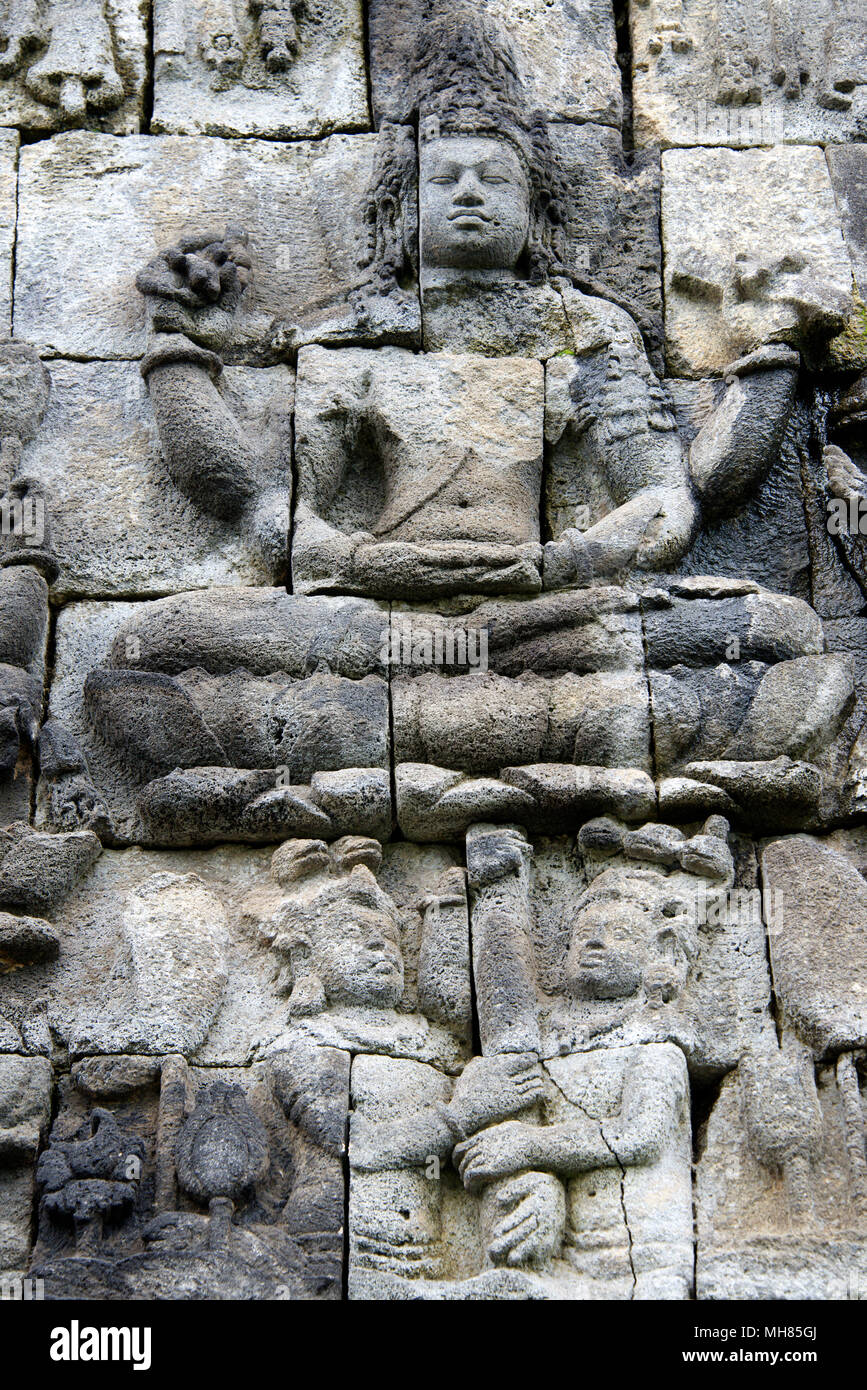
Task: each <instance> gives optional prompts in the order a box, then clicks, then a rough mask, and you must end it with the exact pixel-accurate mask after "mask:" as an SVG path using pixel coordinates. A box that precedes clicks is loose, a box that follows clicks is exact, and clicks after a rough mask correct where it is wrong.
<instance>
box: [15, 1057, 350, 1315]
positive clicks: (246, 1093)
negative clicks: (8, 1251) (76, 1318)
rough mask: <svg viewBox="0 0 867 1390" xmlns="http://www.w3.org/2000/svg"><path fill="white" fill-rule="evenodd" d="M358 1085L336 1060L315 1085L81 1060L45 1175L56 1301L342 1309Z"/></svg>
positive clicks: (286, 1076)
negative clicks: (272, 1302) (349, 1113)
mask: <svg viewBox="0 0 867 1390" xmlns="http://www.w3.org/2000/svg"><path fill="white" fill-rule="evenodd" d="M314 1073H315V1076H314ZM348 1085H349V1057H348V1055H346V1054H342V1053H339V1052H336V1051H334V1050H332V1049H320V1050H319V1053H318V1055H317V1057H316V1058H315V1064H313V1065H311V1064H310V1063H308V1066H307V1067H306V1069H305V1074H303V1075H302V1074H299V1073H297V1072H296V1073H295V1074H293V1071H292V1067H291V1065H290V1064H289V1063H287V1062H285V1061H281V1063H279V1064H274V1065H271V1066H264V1065H258V1066H254V1067H252V1068H248V1069H238V1068H235V1069H231V1068H228V1069H227V1068H216V1069H215V1068H201V1067H189V1066H187V1064H186V1063H185V1061H184V1059H183V1057H181V1056H177V1055H170V1056H165V1057H136V1056H126V1057H93V1058H90V1059H88V1060H87V1061H86V1062H82V1063H79V1064H78V1065H77V1066H76V1067H74V1068H73V1070H72V1073H71V1075H70V1076H69V1077H68V1078H66V1079H65V1081H64V1082H63V1083H62V1084H61V1087H60V1097H59V1110H58V1114H57V1119H56V1120H55V1122H54V1125H53V1126H52V1129H51V1133H50V1135H49V1139H48V1144H47V1147H46V1148H45V1150H44V1152H43V1153H42V1155H41V1157H40V1160H39V1164H38V1167H37V1171H36V1184H37V1188H38V1191H39V1227H38V1234H37V1240H36V1246H35V1250H34V1257H33V1260H34V1262H33V1269H34V1272H35V1273H37V1275H38V1277H41V1278H43V1279H44V1280H45V1284H46V1289H47V1290H48V1292H47V1294H46V1296H47V1297H53V1298H96V1299H126V1298H129V1297H135V1298H166V1297H173V1296H174V1295H175V1291H176V1290H177V1289H178V1288H179V1287H183V1288H184V1290H185V1296H186V1297H187V1298H220V1299H238V1298H244V1299H249V1298H267V1299H280V1300H285V1299H320V1298H325V1299H329V1298H330V1299H333V1298H339V1296H340V1284H341V1265H342V1237H341V1228H342V1220H343V1181H342V1171H341V1154H342V1149H343V1131H344V1119H343V1117H344V1115H345V1109H346V1099H345V1098H346V1096H347V1093H348Z"/></svg>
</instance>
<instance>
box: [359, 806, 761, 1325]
mask: <svg viewBox="0 0 867 1390" xmlns="http://www.w3.org/2000/svg"><path fill="white" fill-rule="evenodd" d="M727 840H728V826H727V823H726V822H725V821H724V820H723V819H722V818H721V817H717V818H713V819H712V820H711V821H709V822H708V823H707V824H706V825H705V826H704V827H699V829H698V832H697V833H696V834H694V835H692V836H691V837H688V836H687V835H686V834H684V833H683V832H682V831H679V830H677V829H676V828H674V827H670V826H663V825H659V824H657V823H654V824H650V825H646V826H644V827H643V828H641V829H639V830H629V829H627V828H625V827H623V826H622V825H618V824H617V823H616V822H614V821H612V820H610V819H602V820H595V821H591V822H588V823H587V824H585V825H584V827H583V828H582V830H581V833H580V835H579V836H578V838H577V841H564V840H553V841H548V842H544V841H541V842H537V843H536V844H535V846H531V845H530V843H529V842H528V840H527V839H526V837H525V836H524V834H523V832H522V831H521V830H520V829H518V828H507V829H499V828H495V827H493V826H486V825H479V826H475V827H473V828H472V829H471V831H470V833H469V835H468V837H467V845H466V850H467V868H468V878H469V886H470V900H471V905H472V906H471V915H472V933H473V955H474V979H475V985H476V1000H477V1008H478V1016H479V1028H480V1034H481V1043H482V1053H483V1055H482V1057H481V1058H474V1059H473V1060H472V1061H471V1062H470V1063H469V1064H468V1065H467V1066H466V1068H465V1069H464V1071H463V1072H462V1074H461V1077H460V1079H459V1080H458V1081H457V1082H456V1083H452V1082H450V1081H449V1080H448V1078H446V1077H445V1076H443V1075H442V1074H441V1073H439V1072H437V1071H435V1070H434V1069H433V1068H431V1067H421V1066H418V1065H412V1064H410V1063H400V1062H387V1061H385V1060H384V1059H381V1058H377V1059H373V1058H359V1059H356V1061H355V1062H354V1063H353V1070H352V1097H353V1113H352V1120H351V1126H350V1145H349V1160H350V1173H351V1186H350V1294H351V1296H354V1297H358V1298H367V1297H374V1298H479V1297H482V1298H484V1297H491V1298H573V1299H586V1298H633V1297H634V1298H653V1299H656V1298H665V1299H677V1298H685V1297H688V1296H689V1295H690V1293H691V1290H692V1280H693V1259H694V1252H693V1239H692V1199H691V1178H690V1169H691V1143H690V1120H689V1094H690V1082H689V1076H690V1074H691V1075H692V1076H693V1078H694V1079H695V1078H700V1077H702V1076H708V1075H714V1074H716V1075H719V1074H720V1073H721V1072H722V1071H724V1070H725V1069H726V1068H727V1067H731V1066H732V1065H733V1063H734V1062H736V1061H737V1059H739V1057H740V1056H741V1055H742V1053H743V1051H744V1050H746V1049H747V1048H749V1047H755V1048H762V1047H765V1048H766V1047H768V1046H770V1045H771V1040H772V1039H773V1036H774V1035H773V1028H772V1025H771V1022H770V1016H769V1014H768V1011H767V1006H766V1001H767V995H768V981H767V967H766V963H765V959H764V938H763V931H762V926H761V922H760V921H758V920H756V919H752V920H751V919H749V918H748V917H746V918H744V919H743V920H738V915H737V913H736V912H735V913H731V912H729V911H727V910H725V911H723V912H722V913H720V912H717V913H716V917H715V920H714V923H713V925H712V926H710V925H709V923H708V921H707V920H703V919H705V918H706V917H707V916H708V914H707V913H706V912H704V911H703V905H705V904H706V903H707V900H708V895H709V894H713V893H717V894H719V893H720V892H725V891H726V890H728V889H730V888H731V887H732V885H733V883H734V881H735V866H734V861H733V858H732V854H731V852H730V850H729V848H728V843H727ZM711 1000H713V1003H711ZM774 1045H775V1044H774ZM540 1059H541V1060H540ZM456 1141H457V1142H456ZM449 1158H451V1165H452V1166H451V1168H449V1166H448V1165H449ZM453 1169H457V1176H456V1175H455V1173H454V1171H453Z"/></svg>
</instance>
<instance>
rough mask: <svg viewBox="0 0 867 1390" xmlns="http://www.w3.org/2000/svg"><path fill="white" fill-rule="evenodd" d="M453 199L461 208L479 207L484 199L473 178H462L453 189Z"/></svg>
mask: <svg viewBox="0 0 867 1390" xmlns="http://www.w3.org/2000/svg"><path fill="white" fill-rule="evenodd" d="M454 200H455V202H456V203H458V204H459V205H460V206H461V207H463V208H480V207H481V206H482V204H483V203H484V201H485V199H484V196H483V194H482V192H481V190H480V188H479V185H478V183H477V182H476V180H475V179H473V180H472V181H470V180H469V179H462V180H461V182H460V183H459V184H458V187H457V189H456V190H455V198H454Z"/></svg>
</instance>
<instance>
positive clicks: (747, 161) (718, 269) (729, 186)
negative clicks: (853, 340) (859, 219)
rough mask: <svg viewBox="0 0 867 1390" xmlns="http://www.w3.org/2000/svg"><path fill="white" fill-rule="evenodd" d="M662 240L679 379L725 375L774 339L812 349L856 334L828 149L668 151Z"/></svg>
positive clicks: (670, 341)
mask: <svg viewBox="0 0 867 1390" xmlns="http://www.w3.org/2000/svg"><path fill="white" fill-rule="evenodd" d="M662 240H663V247H664V251H665V332H666V356H667V359H668V363H669V370H670V371H671V372H672V374H673V375H675V376H688V377H695V376H702V375H711V374H719V373H721V372H723V371H724V369H725V368H726V366H727V365H728V363H730V362H732V361H734V360H735V359H736V358H738V357H740V356H742V355H743V354H745V353H747V352H751V351H752V350H753V349H754V348H757V347H759V346H760V345H761V344H762V343H764V342H767V341H768V340H769V339H770V338H773V339H775V340H778V341H780V340H781V341H785V342H788V343H790V344H791V345H792V346H795V347H802V348H803V347H805V346H809V345H810V342H811V340H814V339H816V338H818V339H819V340H820V341H821V340H823V339H829V338H831V337H833V336H835V335H837V334H839V333H840V332H842V330H843V328H844V327H845V325H846V322H847V319H848V317H849V314H850V312H851V308H852V267H851V263H850V261H849V254H848V252H847V250H846V246H845V243H844V241H843V233H842V230H841V225H840V215H839V213H838V211H837V206H836V203H835V200H834V192H833V189H832V187H831V180H830V176H829V174H828V166H827V164H826V162H825V157H824V153H823V152H822V151H821V150H819V149H801V148H795V147H792V148H776V149H771V150H723V149H719V150H701V149H694V150H669V151H668V152H667V153H666V154H664V155H663V159H662ZM814 350H815V349H814ZM819 350H821V349H819Z"/></svg>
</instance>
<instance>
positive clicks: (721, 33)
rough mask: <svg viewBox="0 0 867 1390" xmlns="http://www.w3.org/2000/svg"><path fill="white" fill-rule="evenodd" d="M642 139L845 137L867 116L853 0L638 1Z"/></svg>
mask: <svg viewBox="0 0 867 1390" xmlns="http://www.w3.org/2000/svg"><path fill="white" fill-rule="evenodd" d="M629 12H630V32H631V38H632V77H633V94H634V100H635V133H636V143H637V144H639V145H662V146H663V147H664V146H666V145H728V146H735V147H736V146H745V145H774V144H790V143H798V144H815V145H820V144H825V143H830V142H838V141H839V142H845V141H847V140H852V139H857V138H859V136H863V134H864V130H865V120H867V99H865V92H864V83H865V76H867V73H865V67H864V59H865V54H867V46H865V36H864V25H863V18H864V17H863V14H861V12H860V10H859V7H858V5H857V3H852V0H817V3H813V2H812V0H811V2H810V3H805V0H794V3H793V2H792V0H636V2H635V3H634V4H632V5H630V7H629Z"/></svg>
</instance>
